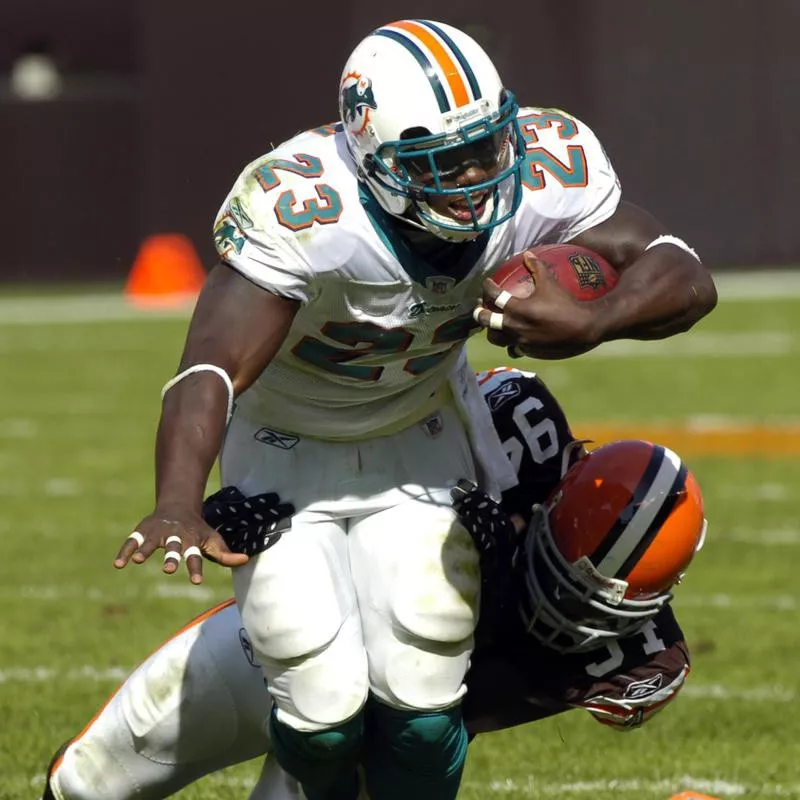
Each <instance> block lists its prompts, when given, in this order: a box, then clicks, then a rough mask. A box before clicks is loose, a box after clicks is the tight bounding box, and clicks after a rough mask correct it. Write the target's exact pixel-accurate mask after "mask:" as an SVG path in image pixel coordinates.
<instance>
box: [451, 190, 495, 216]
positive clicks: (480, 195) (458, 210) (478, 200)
mask: <svg viewBox="0 0 800 800" xmlns="http://www.w3.org/2000/svg"><path fill="white" fill-rule="evenodd" d="M488 199H489V192H488V191H483V192H475V194H472V195H470V200H472V205H473V206H474V208H475V216H476V217H480V215H481V214H482V213H483V211H484V209H485V208H486V202H487V201H488ZM449 209H450V213H451V214H452V215H453V217H454V218H455V219H457V220H458V221H459V222H472V211H471V210H470V207H469V203H467V201H466V200H455V201H453V202H452V203H450V205H449Z"/></svg>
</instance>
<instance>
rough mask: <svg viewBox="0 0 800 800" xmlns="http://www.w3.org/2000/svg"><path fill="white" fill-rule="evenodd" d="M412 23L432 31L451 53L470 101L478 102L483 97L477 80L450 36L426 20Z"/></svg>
mask: <svg viewBox="0 0 800 800" xmlns="http://www.w3.org/2000/svg"><path fill="white" fill-rule="evenodd" d="M414 22H416V23H418V24H419V25H422V26H423V27H424V28H427V29H428V30H430V31H433V32H434V33H435V34H436V35H437V36H438V37H439V38H440V39H441V40H442V41H443V42H444V43H445V44H446V45H447V46H448V47H449V48H450V51H451V52H452V54H453V56H454V57H455V59H456V61H458V64H459V66H460V67H461V69H463V70H464V75H465V76H466V78H467V83H468V84H469V88H470V89H471V91H472V99H473V100H479V99H480V98H481V97H483V95H482V94H481V87H480V86H479V85H478V79H477V78H476V77H475V73H474V72H473V71H472V67H471V66H470V65H469V61H467V59H466V56H465V55H464V54H463V53H462V52H461V50H459V49H458V46H457V45H456V43H455V42H454V41H453V40H452V38H450V36H448V35H447V34H446V33H445V32H444V31H443V30H442V29H441V28H440V27H439V26H438V25H435V24H434V23H433V22H429V21H428V20H427V19H415V20H414Z"/></svg>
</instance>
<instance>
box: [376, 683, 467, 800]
mask: <svg viewBox="0 0 800 800" xmlns="http://www.w3.org/2000/svg"><path fill="white" fill-rule="evenodd" d="M365 732H366V750H365V754H364V771H365V774H366V779H367V789H368V790H369V794H370V797H371V798H373V800H409V798H424V799H425V800H455V797H456V795H457V794H458V787H459V785H460V783H461V774H462V773H463V771H464V762H465V761H466V757H467V731H466V728H465V727H464V721H463V719H462V717H461V707H460V706H455V707H452V708H448V709H445V710H444V711H434V712H420V711H401V710H399V709H396V708H390V707H389V706H387V705H384V704H383V703H379V702H377V701H375V700H372V699H371V700H370V701H369V704H368V712H367V721H366V731H365Z"/></svg>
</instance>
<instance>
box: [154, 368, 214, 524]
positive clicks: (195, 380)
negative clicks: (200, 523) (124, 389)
mask: <svg viewBox="0 0 800 800" xmlns="http://www.w3.org/2000/svg"><path fill="white" fill-rule="evenodd" d="M227 408H228V391H227V389H226V387H225V384H224V383H223V382H222V381H220V379H219V378H218V377H217V376H216V375H214V374H212V373H198V374H196V375H190V376H188V377H187V378H185V379H184V380H182V381H181V382H180V383H179V384H177V385H176V386H174V387H173V388H172V389H170V390H169V391H168V392H167V394H166V395H165V397H164V408H163V411H162V415H161V421H160V423H159V426H158V435H157V437H156V505H157V506H158V507H162V508H163V507H174V506H180V507H184V508H185V507H189V508H193V509H197V510H198V511H199V509H200V506H201V504H202V501H203V495H204V492H205V488H206V483H207V481H208V476H209V473H210V472H211V469H212V467H213V466H214V462H215V460H216V458H217V455H218V454H219V450H220V446H221V444H222V437H223V434H224V432H225V425H226V416H227Z"/></svg>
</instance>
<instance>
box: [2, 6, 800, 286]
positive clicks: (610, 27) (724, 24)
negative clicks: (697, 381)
mask: <svg viewBox="0 0 800 800" xmlns="http://www.w3.org/2000/svg"><path fill="white" fill-rule="evenodd" d="M445 8H449V9H450V10H447V11H446V10H445ZM420 16H422V17H428V18H432V19H440V20H442V21H445V22H449V23H451V24H454V25H456V26H459V27H462V28H464V29H465V30H467V31H468V32H469V33H471V34H472V35H473V36H475V38H477V39H478V40H479V41H480V42H481V43H482V44H483V45H484V47H485V48H486V49H487V50H488V52H489V53H490V55H491V56H492V57H493V58H494V60H495V62H496V63H497V65H498V68H499V69H500V72H501V74H502V75H503V77H504V80H505V82H506V84H507V85H508V86H509V87H510V88H512V89H513V90H514V91H515V92H516V94H517V96H518V97H519V99H520V101H521V102H522V103H523V104H528V105H543V106H558V107H561V108H564V109H566V110H568V111H570V112H571V113H573V114H575V115H576V116H578V117H579V118H581V119H583V120H584V121H585V122H587V123H588V124H589V125H591V127H593V128H594V130H595V131H596V132H597V133H598V135H599V136H600V139H601V141H602V142H603V143H604V145H605V147H606V149H607V150H608V152H609V154H610V156H611V158H612V161H613V162H614V164H615V166H616V168H617V171H618V172H619V174H620V177H621V178H622V182H623V187H624V193H625V196H626V198H627V199H629V200H631V201H633V202H636V203H639V204H641V205H643V206H645V207H646V208H648V209H649V210H651V211H652V212H654V213H655V214H656V215H657V216H659V217H660V218H661V219H663V221H665V222H666V223H667V224H668V225H669V226H670V227H671V228H672V229H673V231H674V232H675V233H676V234H678V235H680V236H682V237H683V238H685V239H686V240H687V241H688V242H690V243H691V244H692V245H694V246H695V247H696V248H697V249H698V251H699V252H700V254H701V255H702V256H703V257H704V260H705V261H706V262H707V263H708V264H710V265H711V266H713V267H723V266H744V265H766V264H769V265H779V264H790V263H794V262H798V261H800V225H798V221H797V205H796V198H797V197H798V196H800V169H798V168H797V164H796V163H795V152H796V147H797V140H798V130H799V129H800V125H799V124H798V123H799V122H800V105H799V104H798V102H797V98H798V86H800V58H798V42H797V35H798V31H799V30H800V2H798V1H797V0H760V1H759V2H754V0H672V2H669V3H666V2H662V0H613V1H612V0H605V2H602V0H570V2H563V1H562V0H538V1H537V0H527V2H525V3H519V2H512V3H509V4H507V5H505V6H503V7H502V9H500V8H499V7H498V6H497V4H496V3H488V2H486V0H483V1H482V2H478V0H462V2H461V3H459V4H449V5H448V6H445V5H444V4H442V3H440V2H439V3H433V2H421V1H419V2H414V1H413V0H409V1H408V2H404V3H399V2H394V1H393V0H386V2H384V3H382V4H376V3H373V2H370V3H367V2H366V0H351V2H350V3H349V4H346V3H328V4H319V5H318V6H316V7H313V6H300V7H298V6H294V4H292V3H275V2H265V0H227V1H226V2H225V3H213V4H212V3H197V2H190V0H70V2H64V0H3V2H2V7H0V175H1V176H2V181H0V212H2V230H3V248H2V252H1V253H0V280H2V281H7V282H12V281H13V282H20V281H22V282H25V281H39V280H52V281H59V282H64V281H74V280H108V281H115V280H120V279H122V278H124V276H125V275H126V273H127V272H128V270H129V268H130V265H131V263H132V261H133V259H134V257H135V255H136V251H137V248H138V246H139V244H140V243H141V242H142V241H143V239H144V238H145V237H147V236H149V235H151V234H155V233H163V232H182V233H185V234H187V235H188V236H189V237H190V238H191V240H192V242H193V243H194V245H195V247H196V249H197V250H198V252H199V253H200V256H201V259H202V261H203V262H204V263H205V264H207V265H209V266H210V264H211V263H213V260H214V254H213V246H212V240H211V232H210V231H211V225H212V222H213V218H214V216H215V214H216V211H217V209H218V207H219V205H220V203H221V202H222V200H223V198H224V196H225V194H226V193H227V191H228V189H229V188H230V186H231V184H232V182H233V180H234V179H235V178H236V176H237V174H238V173H239V171H240V170H241V168H242V167H243V166H244V165H245V164H246V163H247V162H248V161H250V160H251V159H253V158H254V157H256V156H257V155H259V154H261V153H263V152H265V151H266V150H268V149H269V148H270V146H271V145H272V144H273V143H278V142H280V141H281V140H283V139H285V138H287V137H289V136H291V135H292V134H294V133H295V132H297V131H299V130H302V129H305V128H308V127H312V126H316V125H319V124H322V123H324V122H328V121H331V120H333V119H334V118H335V117H336V100H337V88H338V80H339V74H340V71H341V67H342V65H343V63H344V61H345V59H346V57H347V55H348V54H349V52H350V51H351V50H352V48H353V47H354V46H355V44H356V43H357V42H358V41H359V40H360V39H361V38H362V37H363V36H364V35H366V34H367V33H368V32H369V31H370V30H371V29H373V28H374V27H377V26H378V25H380V24H382V23H384V22H389V21H391V20H393V19H398V18H402V17H420ZM37 59H38V61H37ZM33 62H36V63H34V70H33V72H34V73H36V68H37V67H36V64H37V63H38V64H39V66H41V64H42V63H43V64H44V65H45V67H46V66H47V65H48V64H50V65H54V66H55V68H56V69H57V75H50V76H49V78H48V75H47V69H44V73H45V75H44V78H40V79H39V80H40V85H39V86H38V87H37V86H36V82H35V81H34V85H33V87H32V88H31V87H28V88H26V84H25V81H24V80H23V77H24V74H23V73H24V70H23V67H24V66H26V65H27V66H30V64H31V63H33ZM40 72H41V70H40ZM36 74H38V73H36ZM48 81H49V83H48ZM41 84H43V85H41Z"/></svg>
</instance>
